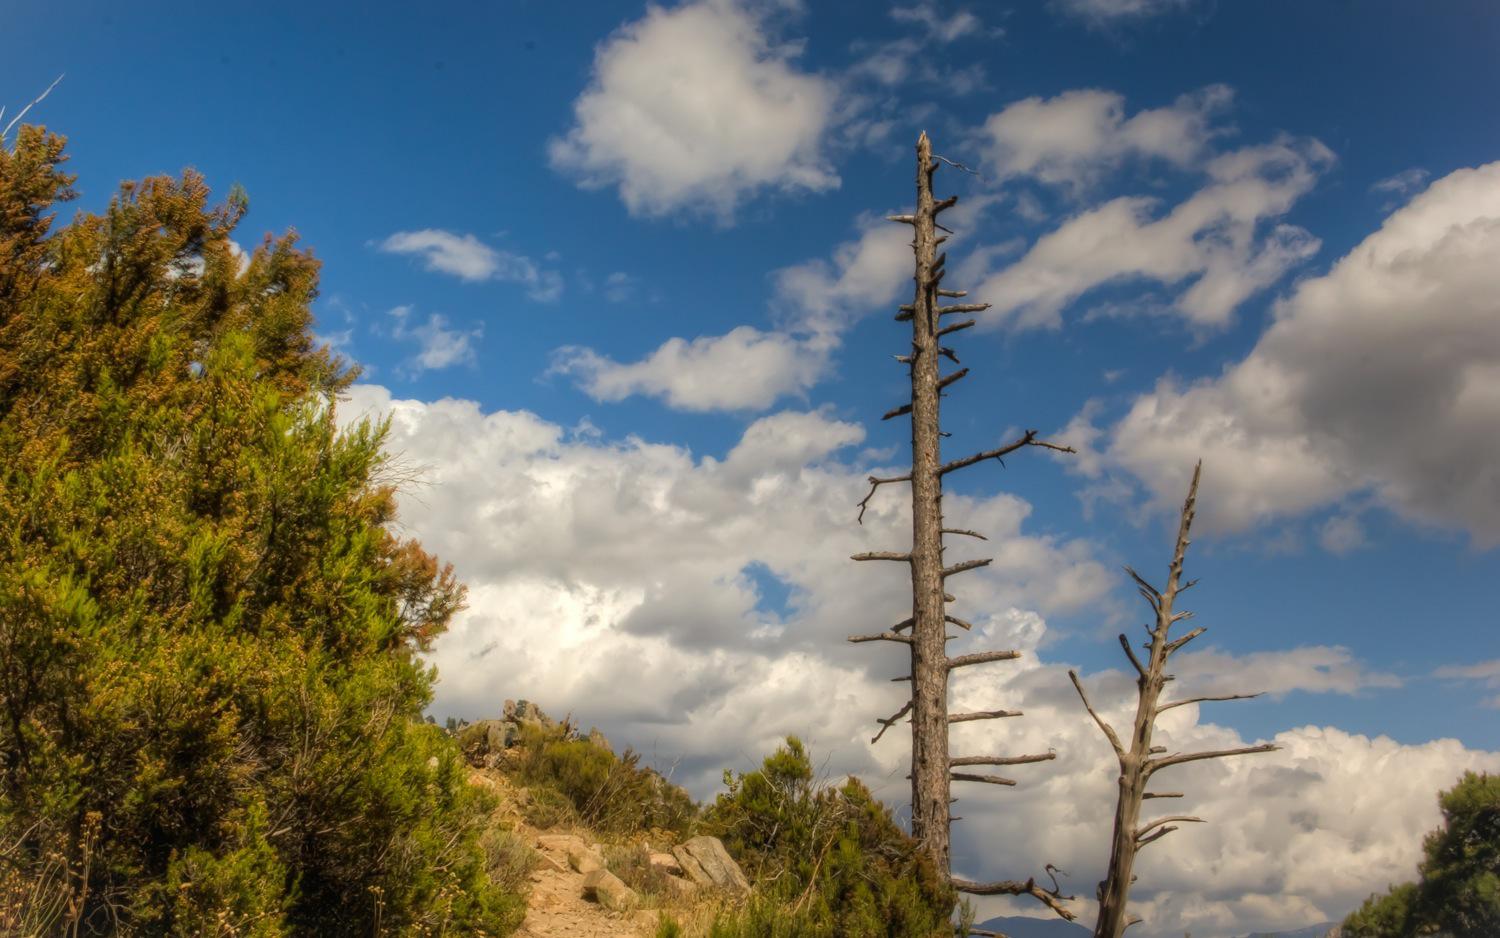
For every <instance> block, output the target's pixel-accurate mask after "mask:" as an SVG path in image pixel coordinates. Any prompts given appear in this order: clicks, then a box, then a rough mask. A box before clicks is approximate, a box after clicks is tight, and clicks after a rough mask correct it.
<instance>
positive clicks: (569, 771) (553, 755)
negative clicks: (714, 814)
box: [460, 723, 698, 835]
mask: <svg viewBox="0 0 1500 938" xmlns="http://www.w3.org/2000/svg"><path fill="white" fill-rule="evenodd" d="M462 738H463V737H462V735H460V740H461V741H462ZM507 765H508V767H509V769H510V770H511V772H512V773H513V774H514V775H515V776H516V778H517V779H518V780H519V781H520V782H521V783H522V784H524V785H526V786H527V787H528V788H529V789H530V791H531V797H532V800H533V801H534V802H535V801H539V800H542V799H545V798H546V797H547V796H546V795H545V794H544V792H546V791H548V790H551V791H552V792H556V793H557V794H560V795H562V796H563V797H564V798H565V799H567V801H568V803H570V804H571V805H572V806H573V809H574V810H575V811H576V812H577V814H578V818H579V820H580V821H582V822H583V823H584V824H586V825H588V826H589V827H591V828H593V829H594V830H596V831H600V832H602V833H608V834H629V833H633V832H636V831H648V830H660V831H666V832H670V833H673V834H679V835H680V834H684V833H686V832H687V829H688V827H689V826H690V825H691V824H692V822H693V820H694V819H695V818H696V816H697V813H698V812H697V806H695V805H694V804H693V801H692V799H691V798H690V797H688V794H687V792H685V791H683V790H682V789H681V788H678V787H677V786H676V785H673V784H672V783H671V782H669V781H667V780H666V779H665V778H663V777H662V776H661V774H660V773H658V772H656V771H655V770H653V769H649V768H642V767H641V765H640V756H639V754H637V753H635V752H632V751H630V750H629V749H627V750H625V752H624V754H623V755H621V756H618V757H617V756H616V755H615V754H614V753H613V752H610V750H609V749H608V748H606V747H605V746H602V745H600V744H598V743H596V742H595V741H594V740H591V739H588V738H586V737H580V736H578V735H577V734H576V733H574V732H573V731H572V730H571V729H570V728H569V727H568V726H567V725H566V724H563V725H560V726H550V727H549V726H542V725H541V724H540V723H523V724H521V734H520V740H519V741H518V743H517V745H516V746H515V748H514V749H512V750H511V751H510V753H509V761H508V763H507ZM528 810H532V809H528ZM548 813H550V811H549V812H548Z"/></svg>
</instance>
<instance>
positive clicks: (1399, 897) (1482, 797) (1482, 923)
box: [1344, 772, 1500, 938]
mask: <svg viewBox="0 0 1500 938" xmlns="http://www.w3.org/2000/svg"><path fill="white" fill-rule="evenodd" d="M1438 803H1439V804H1440V805H1441V807H1442V811H1443V825H1442V826H1441V827H1439V828H1438V829H1437V830H1434V831H1432V832H1431V833H1430V834H1428V835H1427V837H1426V838H1425V840H1424V841H1423V844H1422V846H1423V858H1422V865H1421V867H1420V870H1419V872H1420V878H1419V879H1418V880H1417V882H1415V883H1405V884H1403V885H1400V886H1394V887H1392V888H1391V889H1390V890H1389V891H1388V892H1386V893H1384V894H1381V895H1376V896H1371V897H1370V898H1369V899H1368V900H1366V901H1365V903H1364V905H1362V906H1361V907H1360V908H1359V909H1357V910H1356V911H1355V912H1354V913H1353V914H1351V915H1350V916H1349V917H1348V918H1347V919H1345V921H1344V933H1345V934H1346V935H1347V936H1349V938H1408V936H1412V935H1427V934H1439V933H1441V934H1447V935H1452V936H1455V938H1488V936H1493V935H1500V776H1495V775H1489V774H1477V773H1474V772H1465V773H1464V776H1463V778H1461V779H1459V781H1458V784H1457V785H1455V786H1453V787H1452V788H1450V789H1449V790H1447V791H1445V792H1443V793H1442V794H1441V795H1440V796H1439V798H1438Z"/></svg>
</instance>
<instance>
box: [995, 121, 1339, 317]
mask: <svg viewBox="0 0 1500 938" xmlns="http://www.w3.org/2000/svg"><path fill="white" fill-rule="evenodd" d="M1332 159H1333V154H1332V153H1330V152H1329V150H1328V149H1327V148H1326V147H1324V146H1323V145H1322V144H1321V143H1318V142H1317V141H1316V140H1293V139H1290V138H1286V139H1281V140H1278V141H1276V142H1275V143H1270V144H1265V145H1261V146H1252V147H1246V148H1243V149H1240V150H1235V151H1232V152H1229V153H1225V154H1221V155H1219V156H1215V157H1213V158H1211V159H1209V160H1207V161H1206V162H1205V163H1204V164H1203V171H1204V172H1205V173H1206V174H1207V177H1208V184H1207V185H1206V186H1204V187H1203V188H1202V189H1200V190H1199V191H1198V192H1196V193H1194V194H1193V195H1192V196H1191V197H1189V198H1188V199H1186V200H1185V201H1183V202H1181V203H1179V204H1178V205H1176V206H1174V207H1173V208H1172V209H1171V210H1170V211H1168V212H1167V213H1165V214H1163V215H1158V214H1157V213H1156V209H1157V200H1156V199H1152V198H1144V197H1131V196H1127V197H1121V198H1116V199H1111V200H1110V201H1108V202H1105V203H1104V204H1103V205H1100V206H1097V207H1095V208H1092V209H1089V210H1087V211H1085V212H1083V213H1081V214H1079V215H1076V216H1074V217H1073V218H1071V219H1069V220H1068V221H1066V222H1064V223H1063V224H1062V225H1061V226H1060V227H1058V228H1057V229H1056V230H1054V231H1051V232H1049V233H1048V234H1046V235H1043V236H1042V237H1041V238H1039V239H1038V240H1037V241H1036V243H1035V244H1033V245H1032V246H1031V248H1030V249H1029V250H1028V251H1027V252H1026V253H1025V254H1024V255H1023V256H1022V257H1021V258H1020V259H1019V260H1017V261H1016V262H1015V263H1014V264H1012V265H1010V266H1009V267H1006V268H1004V269H1002V270H1000V271H998V272H996V273H994V274H992V275H991V276H989V277H988V278H987V279H985V281H984V282H983V283H982V284H981V285H980V286H979V288H978V289H977V290H975V291H974V292H975V295H976V296H977V297H978V298H979V299H981V300H985V301H988V302H991V303H993V304H994V305H995V310H994V312H993V313H992V314H991V316H990V317H989V319H988V322H989V323H991V324H1004V325H1007V326H1010V327H1012V328H1036V327H1056V326H1058V325H1060V324H1061V321H1062V320H1061V311H1062V309H1063V308H1064V307H1066V306H1067V305H1068V304H1070V303H1072V302H1074V301H1075V300H1077V299H1079V298H1080V297H1082V296H1083V295H1084V294H1086V293H1088V292H1089V291H1090V290H1093V289H1095V288H1097V287H1100V286H1103V285H1105V284H1111V283H1117V282H1124V281H1147V282H1156V283H1159V284H1162V285H1164V286H1166V287H1169V288H1180V289H1178V292H1177V293H1176V294H1175V295H1174V296H1173V297H1172V299H1171V307H1170V308H1171V309H1172V311H1174V312H1175V313H1176V314H1178V315H1180V316H1182V317H1183V318H1185V319H1186V320H1187V321H1188V322H1190V323H1192V324H1193V325H1195V326H1199V327H1220V326H1223V325H1225V324H1226V323H1227V322H1228V321H1229V319H1230V316H1231V315H1232V314H1233V312H1234V310H1235V309H1236V308H1237V307H1238V306H1239V304H1240V303H1242V302H1244V300H1245V299H1246V298H1248V297H1249V296H1251V295H1252V294H1254V293H1255V292H1257V291H1259V290H1262V289H1264V288H1265V287H1267V286H1269V285H1271V284H1272V283H1275V282H1276V281H1277V280H1279V279H1280V278H1281V277H1282V276H1283V275H1284V274H1285V273H1286V271H1287V270H1288V269H1290V268H1291V267H1292V266H1293V265H1295V264H1297V263H1299V262H1301V261H1303V260H1305V259H1307V258H1308V257H1310V256H1311V255H1312V254H1313V253H1315V252H1316V251H1317V249H1318V247H1319V242H1318V240H1317V239H1316V238H1314V237H1313V236H1312V235H1311V234H1309V233H1308V232H1307V231H1305V230H1303V229H1301V228H1298V227H1296V226H1294V225H1287V224H1274V225H1272V226H1271V228H1270V230H1269V231H1265V230H1264V229H1265V228H1266V226H1267V224H1268V223H1270V222H1271V221H1272V220H1273V219H1275V218H1277V217H1279V216H1281V215H1283V214H1285V213H1286V212H1287V211H1288V210H1289V209H1290V208H1291V207H1292V205H1293V204H1294V203H1295V202H1296V201H1297V199H1299V198H1300V197H1301V196H1303V195H1304V194H1306V193H1307V192H1308V191H1309V190H1310V189H1311V188H1312V186H1313V184H1314V183H1315V182H1316V180H1317V178H1318V175H1319V173H1320V172H1321V171H1322V170H1323V169H1324V168H1325V167H1326V166H1327V165H1328V164H1329V163H1330V162H1331V161H1332Z"/></svg>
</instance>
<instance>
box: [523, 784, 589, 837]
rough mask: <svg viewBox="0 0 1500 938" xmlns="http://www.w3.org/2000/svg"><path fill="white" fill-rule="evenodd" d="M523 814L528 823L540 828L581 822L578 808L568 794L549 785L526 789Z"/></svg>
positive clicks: (545, 828) (544, 828)
mask: <svg viewBox="0 0 1500 938" xmlns="http://www.w3.org/2000/svg"><path fill="white" fill-rule="evenodd" d="M521 816H522V817H524V818H525V819H526V823H527V824H530V825H531V826H532V827H535V828H538V829H540V830H547V829H549V828H553V827H558V826H568V825H573V824H577V823H579V819H578V810H577V809H576V808H574V807H573V802H572V801H570V800H569V799H568V796H567V795H565V794H563V793H562V792H560V791H558V790H557V789H555V788H551V787H549V786H547V785H537V786H535V787H533V788H528V789H527V790H526V800H525V801H524V802H522V804H521Z"/></svg>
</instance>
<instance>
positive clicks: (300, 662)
mask: <svg viewBox="0 0 1500 938" xmlns="http://www.w3.org/2000/svg"><path fill="white" fill-rule="evenodd" d="M64 158H65V157H64V154H63V141H62V140H61V139H60V138H58V137H56V136H54V135H50V134H47V133H45V132H44V131H42V130H40V129H37V128H31V127H28V128H23V129H22V131H21V133H20V134H19V136H18V137H17V138H16V142H15V145H14V147H13V149H12V150H9V151H5V150H4V149H3V148H0V518H3V519H4V525H3V527H0V863H3V871H0V904H3V908H0V932H6V933H11V932H10V931H8V929H9V930H13V931H25V930H32V931H35V932H37V933H51V932H52V931H53V930H55V929H60V928H63V927H68V926H72V927H76V929H77V931H79V932H81V933H83V934H152V935H254V936H273V935H286V934H308V935H334V934H356V933H357V934H374V933H389V934H402V933H411V934H428V933H436V932H437V931H440V930H442V929H445V928H446V930H447V931H448V932H449V933H454V932H457V933H463V934H498V933H503V932H505V931H507V930H509V929H510V928H512V927H513V926H514V924H515V921H516V919H517V918H518V916H519V913H520V908H519V903H518V901H517V900H516V898H515V897H514V896H510V895H507V894H505V893H504V892H502V891H500V890H498V889H497V888H495V887H493V886H492V885H491V884H490V883H489V882H488V880H487V878H486V876H485V869H484V857H483V853H482V851H481V850H480V849H479V844H478V839H479V836H480V833H481V831H482V830H483V827H484V824H485V822H486V819H487V816H488V812H489V810H490V808H491V805H490V804H489V803H488V802H487V801H486V800H485V796H484V795H482V794H481V793H480V792H479V791H478V790H477V789H474V788H473V787H472V786H470V785H468V784H467V779H466V773H465V768H464V766H463V764H462V762H461V760H460V758H459V756H458V753H457V751H456V748H455V747H454V746H453V745H452V743H451V742H450V741H449V740H448V739H447V738H446V736H445V735H444V734H443V733H442V732H441V730H439V729H438V728H437V727H434V726H430V725H426V724H424V723H422V722H421V720H420V713H421V709H422V707H423V706H424V705H425V704H426V702H427V701H428V699H429V695H430V689H431V684H432V674H431V673H430V670H429V669H427V668H426V667H425V666H424V665H423V664H422V663H421V661H420V660H419V658H418V657H417V653H418V652H419V651H421V650H423V649H425V648H426V647H427V646H428V643H429V642H430V641H431V640H432V638H433V637H434V636H436V635H437V634H439V633H440V632H441V631H442V630H443V628H444V627H445V626H446V625H447V623H448V621H449V619H450V618H451V617H452V615H453V614H454V613H455V612H456V611H457V610H458V609H459V608H460V606H461V604H462V596H463V593H462V589H461V587H460V586H459V585H458V584H457V583H456V582H455V581H454V579H453V576H452V573H451V570H450V569H448V568H445V567H440V566H439V564H438V562H437V561H436V560H435V559H434V558H432V557H431V556H429V555H428V554H426V553H425V552H424V551H423V550H422V549H421V547H420V546H419V545H418V544H416V543H414V542H411V541H406V540H401V539H399V538H397V537H395V536H394V535H393V534H392V533H391V532H390V530H389V525H390V522H391V521H392V519H393V517H394V507H395V503H394V491H393V488H392V486H391V485H390V484H388V483H387V482H386V481H385V480H384V474H385V473H386V472H387V470H386V467H385V463H384V461H383V457H382V455H381V446H380V445H381V440H382V434H383V428H382V427H379V426H371V425H369V424H361V425H359V426H357V427H355V428H354V429H352V430H350V431H348V432H340V431H339V429H338V428H337V425H336V424H335V421H334V406H335V403H336V396H337V394H338V392H339V391H340V390H341V389H343V388H344V387H346V386H347V384H348V383H349V382H350V381H351V380H352V378H353V375H352V373H351V372H350V370H349V369H348V368H346V367H345V366H344V365H342V364H341V363H340V362H338V361H337V360H335V359H334V358H333V357H331V356H330V355H329V353H328V352H327V351H326V350H324V349H322V348H319V347H318V345H317V343H316V342H315V341H314V339H313V337H312V333H311V329H310V326H311V313H310V310H309V305H310V303H311V301H312V300H313V298H314V297H315V295H316V285H317V270H318V264H317V261H316V260H315V259H314V258H313V257H312V255H311V254H310V253H309V252H307V251H306V250H303V249H301V248H299V247H298V245H297V243H296V239H295V237H294V236H292V235H287V236H283V237H280V238H271V237H267V238H266V239H265V240H264V241H263V243H261V244H260V245H259V246H258V247H256V248H255V249H254V251H253V252H251V253H249V254H248V255H246V254H244V253H242V252H240V251H239V250H238V249H237V246H236V245H235V243H234V242H233V241H232V240H231V234H232V233H233V231H234V229H235V226H236V224H238V223H239V221H240V219H241V217H242V216H243V214H244V212H245V210H246V201H245V199H244V197H243V195H242V194H240V193H238V192H235V193H232V194H231V197H230V199H229V200H228V203H227V204H225V205H223V206H221V207H218V208H213V207H210V205H209V203H208V191H207V188H206V187H205V185H204V183H203V180H202V179H201V178H200V177H199V176H197V175H195V174H193V173H190V172H189V173H186V174H184V175H183V176H182V177H181V178H177V179H174V178H169V177H158V178H152V179H148V180H145V181H143V182H140V183H138V184H137V183H126V184H124V185H123V186H122V187H121V189H120V191H119V193H118V195H116V196H115V197H114V198H113V199H112V200H111V202H110V203H109V206H108V208H107V209H106V210H105V211H103V212H102V213H100V214H87V213H85V214H80V215H78V216H77V217H76V218H75V219H74V220H73V221H71V222H70V223H68V224H66V225H63V226H60V227H58V228H57V229H56V230H55V231H54V230H53V229H54V218H53V215H52V212H53V211H54V207H55V205H56V204H57V203H59V202H61V201H64V200H66V199H68V198H70V197H71V195H72V191H71V185H72V182H73V180H72V178H71V177H70V176H69V175H67V174H66V173H64V172H63V170H62V164H63V160H64ZM42 882H46V883H48V884H49V885H48V887H47V888H46V889H45V890H41V891H40V892H41V893H42V895H41V898H38V894H39V892H38V890H37V889H36V888H35V887H36V884H38V883H42Z"/></svg>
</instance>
